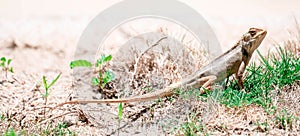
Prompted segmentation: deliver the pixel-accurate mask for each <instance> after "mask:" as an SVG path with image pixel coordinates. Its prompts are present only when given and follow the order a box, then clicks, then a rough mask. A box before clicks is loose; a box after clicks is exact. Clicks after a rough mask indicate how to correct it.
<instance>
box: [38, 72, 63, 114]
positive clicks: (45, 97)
mask: <svg viewBox="0 0 300 136" xmlns="http://www.w3.org/2000/svg"><path fill="white" fill-rule="evenodd" d="M60 75H61V73H60V74H58V75H57V76H56V78H55V79H54V80H52V81H51V83H50V84H48V83H47V79H46V76H43V85H44V88H45V93H44V94H42V96H43V98H44V99H45V108H44V116H45V117H46V105H47V101H48V96H49V94H50V92H49V89H50V88H51V87H52V86H53V85H54V84H55V83H56V81H57V80H58V79H59V77H60Z"/></svg>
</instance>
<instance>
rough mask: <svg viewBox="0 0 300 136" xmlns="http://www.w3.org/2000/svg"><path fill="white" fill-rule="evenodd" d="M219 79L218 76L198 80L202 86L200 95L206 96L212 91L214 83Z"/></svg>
mask: <svg viewBox="0 0 300 136" xmlns="http://www.w3.org/2000/svg"><path fill="white" fill-rule="evenodd" d="M216 79H217V77H216V76H206V77H202V78H200V79H198V80H197V81H198V82H199V84H200V85H202V86H201V88H200V94H204V93H205V92H206V91H208V90H211V86H212V83H213V82H214V81H215V80H216Z"/></svg>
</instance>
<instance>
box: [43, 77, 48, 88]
mask: <svg viewBox="0 0 300 136" xmlns="http://www.w3.org/2000/svg"><path fill="white" fill-rule="evenodd" d="M43 83H44V87H45V90H46V91H48V84H47V79H46V76H43Z"/></svg>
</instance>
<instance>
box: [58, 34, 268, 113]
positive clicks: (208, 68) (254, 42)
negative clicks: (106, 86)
mask: <svg viewBox="0 0 300 136" xmlns="http://www.w3.org/2000/svg"><path fill="white" fill-rule="evenodd" d="M266 34H267V31H266V30H264V29H259V28H250V29H249V30H248V32H247V33H245V34H244V35H243V36H242V38H241V39H240V40H239V41H238V42H237V43H236V44H235V45H234V46H233V47H232V48H230V49H229V50H228V51H226V52H225V53H223V54H222V55H220V56H219V57H217V58H215V59H214V60H213V61H211V62H210V63H208V64H207V65H205V66H204V67H202V68H201V69H200V70H198V71H196V72H195V73H193V74H192V75H191V76H190V77H187V78H185V79H183V80H181V81H179V82H176V83H173V84H171V85H169V86H167V87H165V88H163V89H160V90H157V91H154V92H151V93H148V94H144V95H140V96H134V97H129V98H120V99H103V100H73V101H67V102H64V103H61V104H58V105H56V106H55V107H54V108H56V107H60V106H62V105H65V104H83V103H121V102H122V103H130V102H141V101H149V100H153V99H158V98H163V97H167V96H172V95H173V94H174V92H175V91H174V90H175V89H177V88H180V87H183V86H192V87H203V88H208V87H209V86H210V85H211V84H212V83H213V82H219V81H222V80H224V79H225V78H227V77H229V76H231V75H233V74H234V75H235V77H236V79H237V80H238V86H239V87H240V89H243V88H244V86H243V79H242V78H243V73H244V72H245V69H246V66H247V65H248V63H249V61H250V59H251V56H252V54H253V53H254V51H255V50H256V49H257V48H258V47H259V45H260V44H261V42H262V41H263V39H264V38H265V36H266ZM200 93H205V90H203V91H201V92H200ZM54 108H53V109H54Z"/></svg>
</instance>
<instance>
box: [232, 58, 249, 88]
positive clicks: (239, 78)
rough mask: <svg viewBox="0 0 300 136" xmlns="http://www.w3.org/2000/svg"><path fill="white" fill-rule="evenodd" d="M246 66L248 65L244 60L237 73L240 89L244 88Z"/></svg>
mask: <svg viewBox="0 0 300 136" xmlns="http://www.w3.org/2000/svg"><path fill="white" fill-rule="evenodd" d="M246 66H247V65H246V64H245V63H244V62H242V63H241V65H240V68H239V70H238V71H237V72H236V73H235V77H236V79H237V80H238V86H239V88H240V89H244V80H243V74H244V72H245V69H246Z"/></svg>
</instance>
